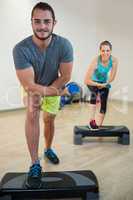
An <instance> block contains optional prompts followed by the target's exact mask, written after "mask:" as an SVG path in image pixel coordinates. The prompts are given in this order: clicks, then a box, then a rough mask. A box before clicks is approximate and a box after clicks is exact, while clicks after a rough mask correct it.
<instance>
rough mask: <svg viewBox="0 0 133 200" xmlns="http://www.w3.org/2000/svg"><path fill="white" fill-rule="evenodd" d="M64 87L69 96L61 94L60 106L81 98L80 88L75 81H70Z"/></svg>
mask: <svg viewBox="0 0 133 200" xmlns="http://www.w3.org/2000/svg"><path fill="white" fill-rule="evenodd" d="M65 87H66V88H67V89H68V91H69V93H70V95H69V96H61V107H63V106H64V105H65V104H71V103H73V102H79V101H81V100H82V88H81V86H80V85H78V84H77V83H76V82H70V83H68V84H67V85H65Z"/></svg>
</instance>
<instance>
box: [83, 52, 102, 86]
mask: <svg viewBox="0 0 133 200" xmlns="http://www.w3.org/2000/svg"><path fill="white" fill-rule="evenodd" d="M97 61H98V56H97V57H95V58H94V59H93V60H92V62H91V63H90V65H89V67H88V70H87V73H86V75H85V79H84V83H85V85H91V86H96V87H100V88H101V87H105V86H106V84H103V83H97V82H95V81H93V80H92V75H93V73H94V71H95V69H96V67H97Z"/></svg>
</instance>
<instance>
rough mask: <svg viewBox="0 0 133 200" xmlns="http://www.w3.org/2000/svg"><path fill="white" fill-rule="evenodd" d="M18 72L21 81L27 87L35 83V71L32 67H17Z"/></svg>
mask: <svg viewBox="0 0 133 200" xmlns="http://www.w3.org/2000/svg"><path fill="white" fill-rule="evenodd" d="M16 74H17V77H18V79H19V81H20V83H21V84H22V86H23V87H24V88H25V89H26V88H27V87H28V85H29V84H31V83H34V71H33V68H32V67H29V68H27V69H17V70H16Z"/></svg>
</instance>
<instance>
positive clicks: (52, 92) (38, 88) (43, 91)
mask: <svg viewBox="0 0 133 200" xmlns="http://www.w3.org/2000/svg"><path fill="white" fill-rule="evenodd" d="M24 89H25V90H26V91H27V92H28V93H29V92H31V93H32V94H33V95H39V96H58V95H60V94H59V91H58V89H57V88H55V87H52V86H51V87H50V86H48V87H47V86H42V85H39V84H36V83H31V84H28V85H27V86H25V87H24Z"/></svg>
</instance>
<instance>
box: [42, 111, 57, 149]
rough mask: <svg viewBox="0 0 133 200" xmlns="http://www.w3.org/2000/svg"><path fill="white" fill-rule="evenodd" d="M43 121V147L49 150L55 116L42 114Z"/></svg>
mask: <svg viewBox="0 0 133 200" xmlns="http://www.w3.org/2000/svg"><path fill="white" fill-rule="evenodd" d="M43 120H44V137H45V147H46V149H50V148H51V145H52V141H53V137H54V128H55V127H54V121H55V115H53V114H50V113H47V112H44V115H43Z"/></svg>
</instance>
